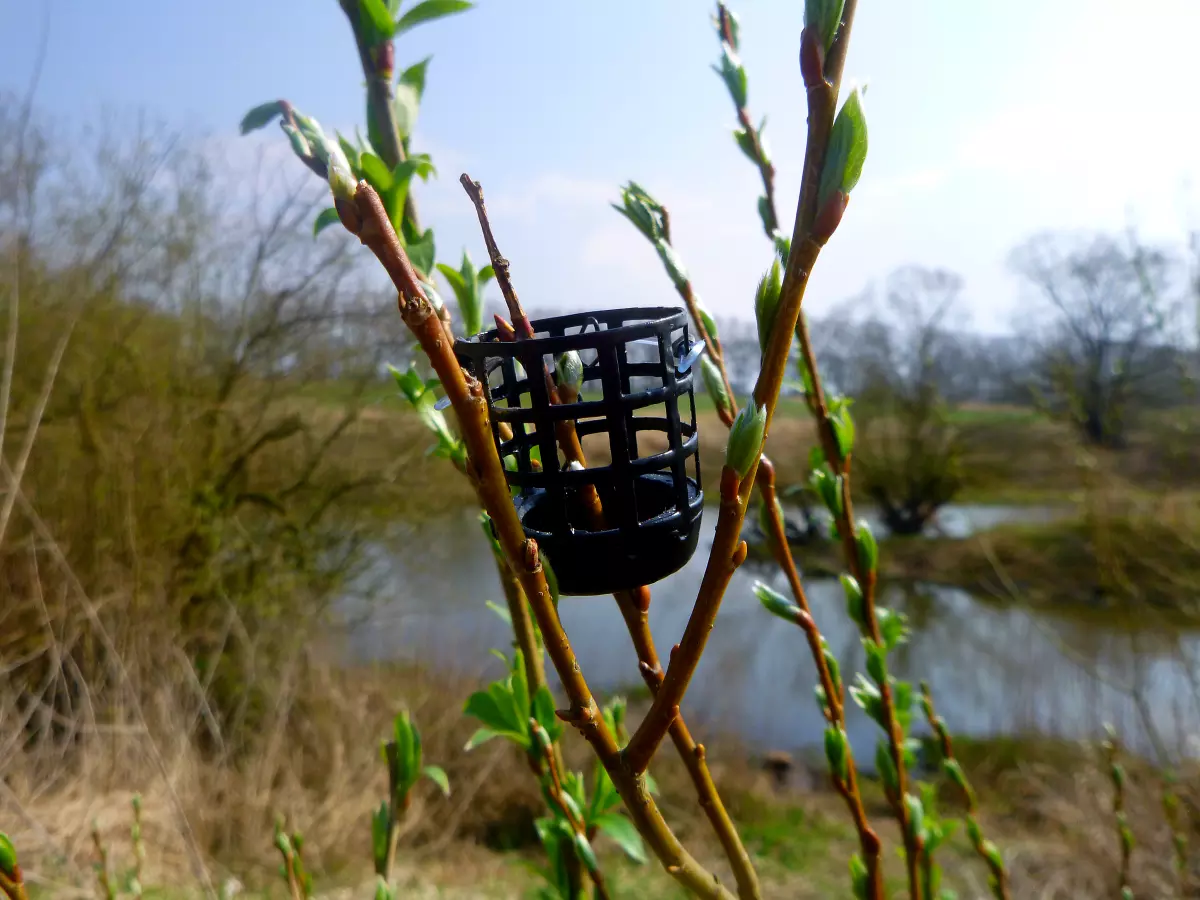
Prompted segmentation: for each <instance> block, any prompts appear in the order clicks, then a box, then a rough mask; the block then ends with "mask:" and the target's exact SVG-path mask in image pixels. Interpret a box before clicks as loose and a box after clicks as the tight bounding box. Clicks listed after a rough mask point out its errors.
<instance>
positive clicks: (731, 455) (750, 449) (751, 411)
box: [725, 406, 767, 478]
mask: <svg viewBox="0 0 1200 900" xmlns="http://www.w3.org/2000/svg"><path fill="white" fill-rule="evenodd" d="M766 430H767V408H766V407H765V406H760V407H758V408H757V409H755V408H753V407H752V406H743V407H742V408H741V409H740V410H738V414H737V418H735V419H734V420H733V425H732V426H731V427H730V429H729V444H728V445H727V446H726V448H725V465H727V466H729V468H731V469H733V471H734V472H736V473H737V476H738V478H745V477H746V473H747V472H749V471H750V467H751V466H752V465H753V464H754V461H755V460H756V459H758V457H759V455H760V454H761V453H762V445H763V434H764V433H765V432H766Z"/></svg>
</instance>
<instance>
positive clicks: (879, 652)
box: [862, 638, 888, 686]
mask: <svg viewBox="0 0 1200 900" xmlns="http://www.w3.org/2000/svg"><path fill="white" fill-rule="evenodd" d="M862 643H863V649H864V650H866V652H867V674H868V675H870V676H871V678H872V679H874V681H875V683H876V684H878V685H880V686H882V685H884V684H886V683H887V677H888V676H887V651H886V650H885V649H884V648H883V647H881V646H880V645H879V644H877V643H875V642H874V641H873V640H871V639H870V638H863V642H862Z"/></svg>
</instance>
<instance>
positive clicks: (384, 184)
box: [359, 153, 392, 196]
mask: <svg viewBox="0 0 1200 900" xmlns="http://www.w3.org/2000/svg"><path fill="white" fill-rule="evenodd" d="M359 163H360V165H361V166H362V174H363V178H364V179H366V182H367V184H369V185H371V187H373V188H375V190H376V191H377V192H378V193H379V194H380V196H382V195H383V194H386V193H387V192H388V191H389V190H390V189H391V187H392V171H391V169H389V168H388V167H387V163H385V162H384V161H383V160H382V159H380V158H379V157H378V156H376V155H375V154H374V153H364V154H363V155H362V157H361V158H360V160H359Z"/></svg>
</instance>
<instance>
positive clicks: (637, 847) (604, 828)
mask: <svg viewBox="0 0 1200 900" xmlns="http://www.w3.org/2000/svg"><path fill="white" fill-rule="evenodd" d="M591 824H593V825H595V826H596V827H597V828H599V829H600V831H601V833H602V834H605V835H607V836H608V837H610V838H612V840H613V842H614V843H616V845H617V846H618V847H620V848H621V849H622V850H623V851H625V855H626V856H628V857H629V858H630V859H632V860H633V861H634V862H636V863H639V864H640V863H644V862H646V848H645V846H644V845H643V844H642V836H641V835H640V834H638V830H637V828H635V827H634V825H633V823H632V822H631V821H629V820H628V819H627V818H625V817H624V816H623V815H621V814H620V813H603V814H602V815H599V816H596V818H595V819H593V820H592V822H591Z"/></svg>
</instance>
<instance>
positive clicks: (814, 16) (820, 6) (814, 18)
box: [804, 0, 845, 53]
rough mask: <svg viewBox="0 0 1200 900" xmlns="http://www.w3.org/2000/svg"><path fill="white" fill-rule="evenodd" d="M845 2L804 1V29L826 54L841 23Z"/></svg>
mask: <svg viewBox="0 0 1200 900" xmlns="http://www.w3.org/2000/svg"><path fill="white" fill-rule="evenodd" d="M844 5H845V0H805V2H804V27H805V28H807V29H809V30H810V31H812V32H813V33H814V34H815V35H816V36H817V39H818V40H819V41H820V42H821V48H822V49H823V50H824V51H825V52H826V53H828V52H829V48H830V47H831V46H833V39H834V38H835V37H836V36H837V31H838V26H839V25H840V24H841V22H842V7H843V6H844Z"/></svg>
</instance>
